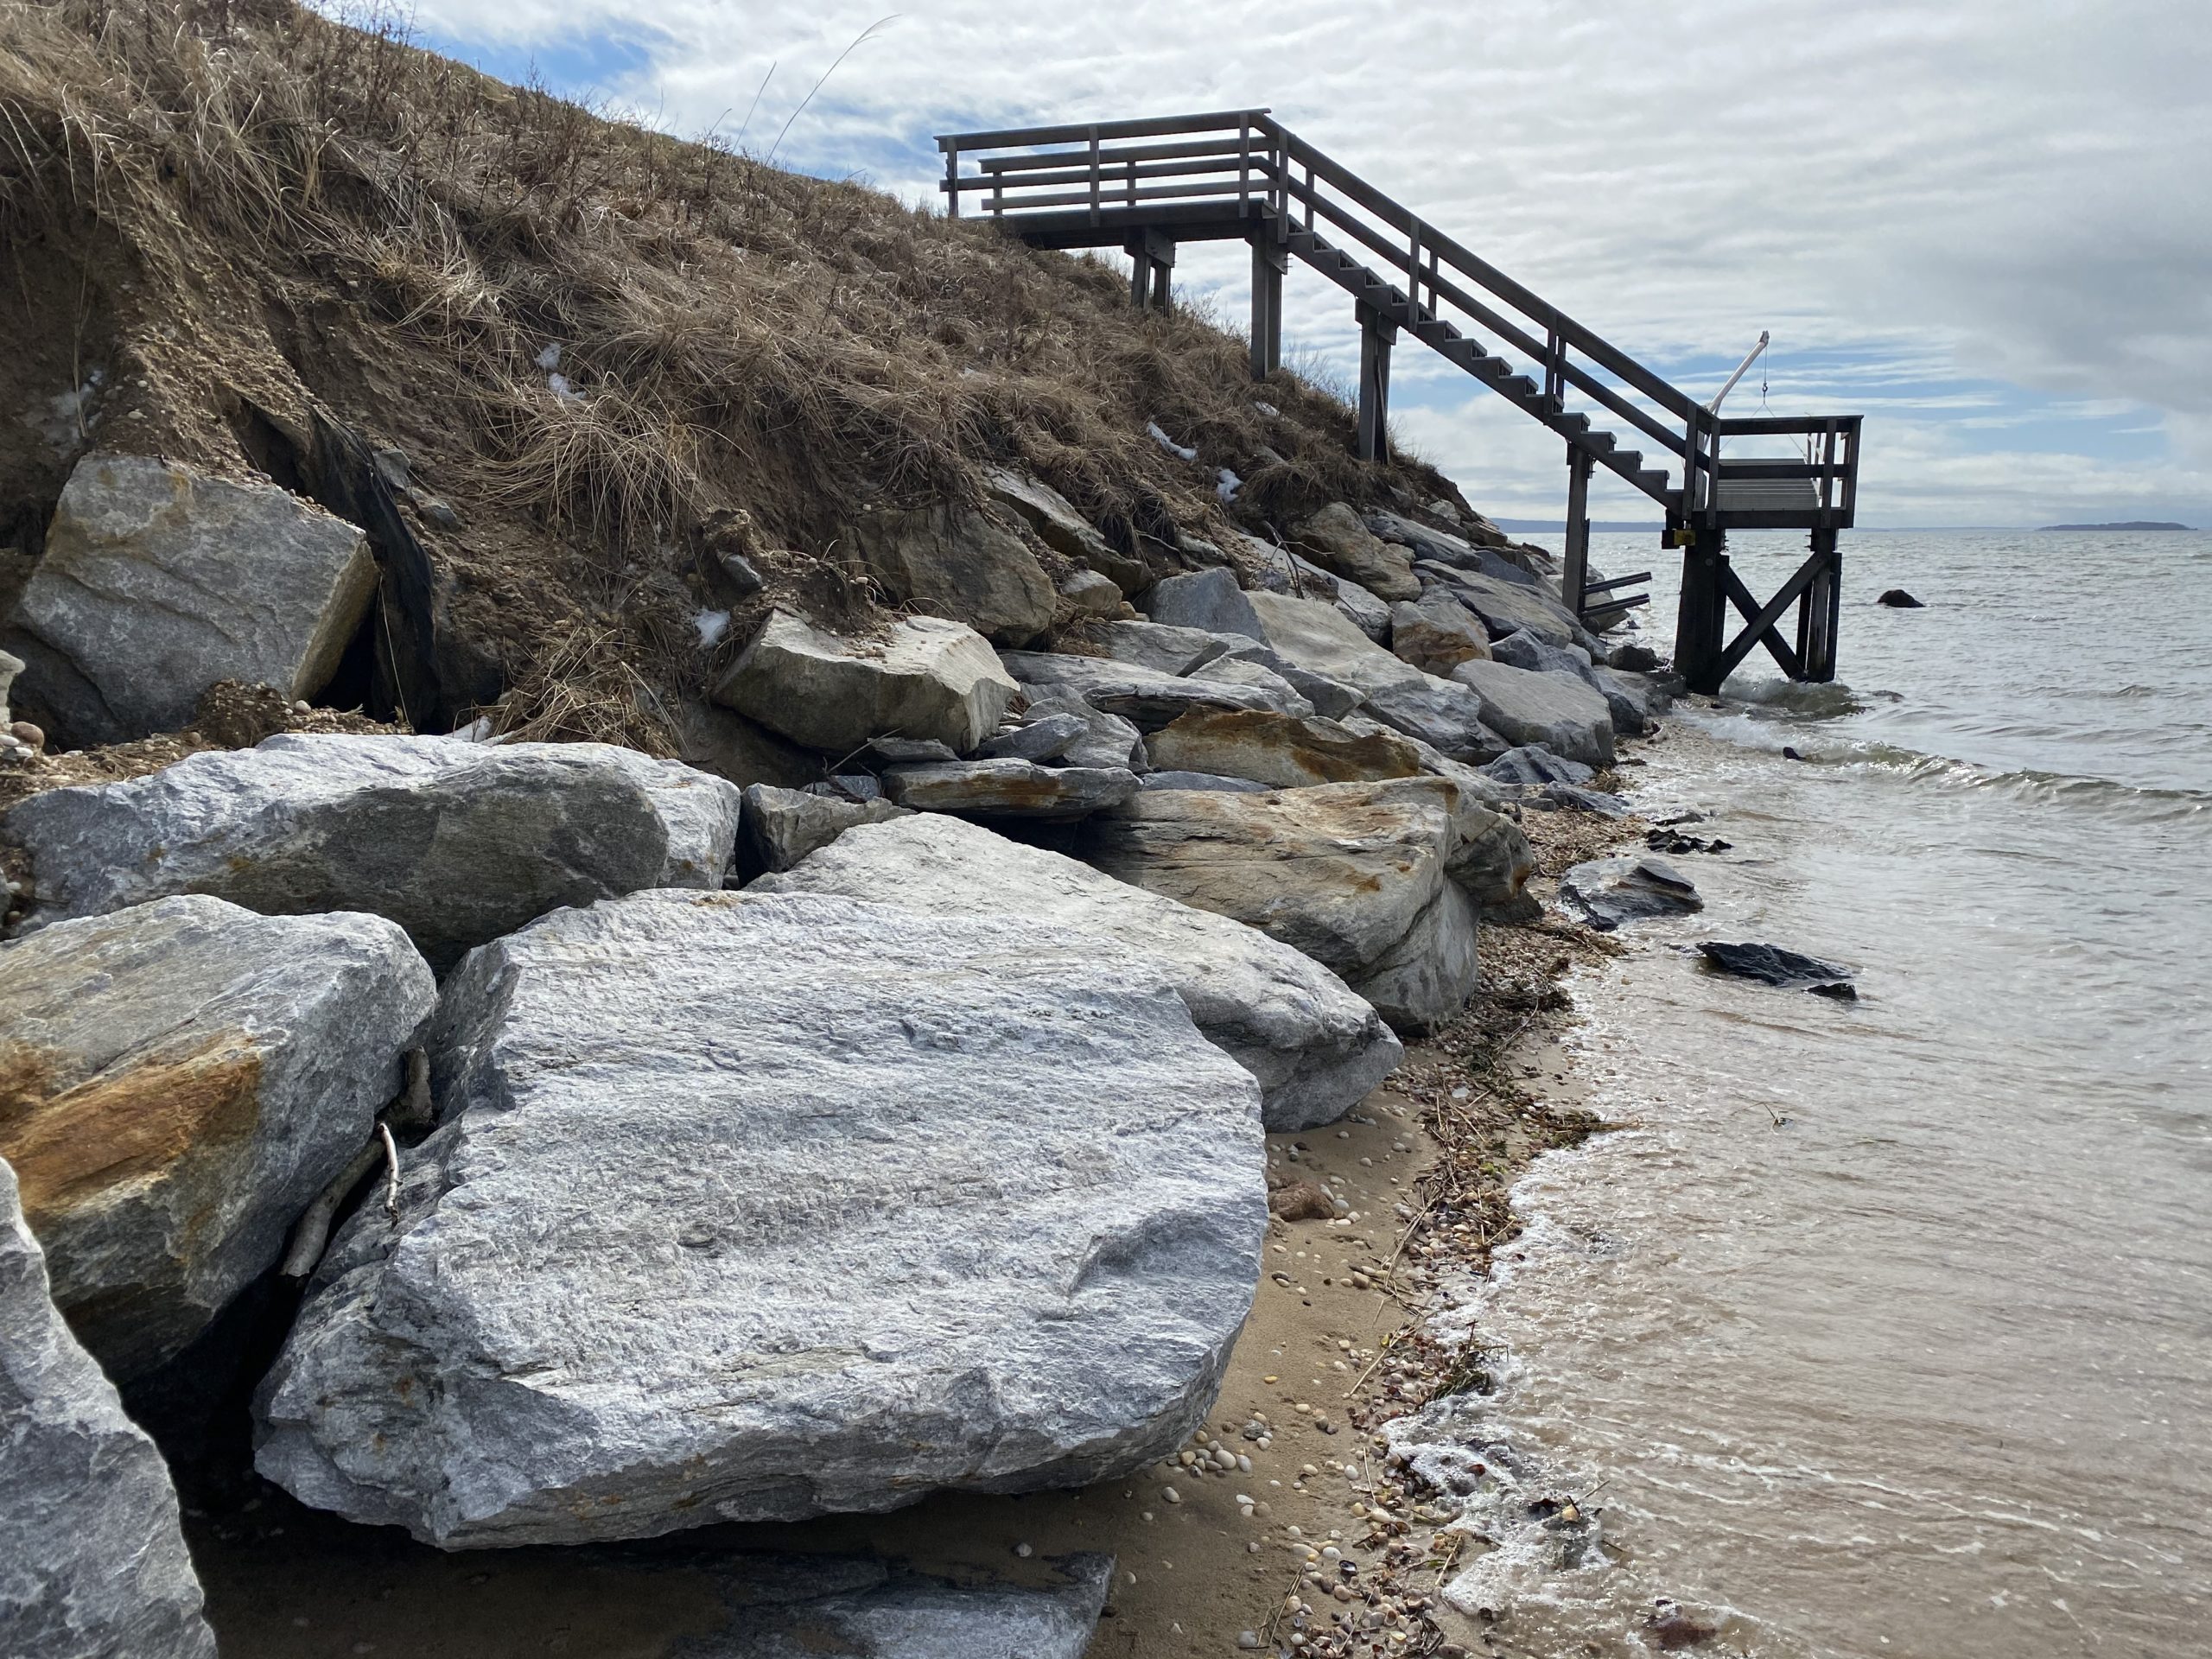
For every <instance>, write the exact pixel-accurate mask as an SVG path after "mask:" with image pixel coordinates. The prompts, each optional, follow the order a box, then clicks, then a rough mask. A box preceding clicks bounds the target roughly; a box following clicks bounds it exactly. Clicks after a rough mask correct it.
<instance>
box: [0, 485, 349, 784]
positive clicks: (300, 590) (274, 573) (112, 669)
mask: <svg viewBox="0 0 2212 1659" xmlns="http://www.w3.org/2000/svg"><path fill="white" fill-rule="evenodd" d="M376 586H377V567H376V559H375V556H373V555H372V554H371V552H370V551H369V546H368V539H367V537H365V536H364V535H363V534H362V532H361V531H360V530H359V527H358V526H356V525H353V524H347V523H346V521H345V520H344V519H342V518H334V517H333V516H332V515H330V514H329V513H327V512H323V511H322V509H321V508H320V507H317V506H315V505H312V504H310V503H308V502H306V501H302V499H300V498H299V497H297V496H296V495H294V494H292V493H290V492H289V491H288V490H283V489H279V488H278V487H277V486H275V485H273V484H240V483H234V482H232V480H228V479H220V478H211V477H208V476H207V475H206V474H200V473H195V472H193V471H191V470H189V469H188V468H187V467H181V466H180V465H178V464H177V463H176V462H175V461H162V460H158V459H156V458H154V457H151V456H141V455H88V456H86V458H85V459H84V460H83V461H79V463H78V464H77V468H76V470H75V471H74V472H73V473H72V474H70V475H69V482H68V483H67V485H66V486H64V487H63V489H62V492H61V499H60V503H59V505H57V506H56V507H55V508H54V519H53V523H52V524H51V526H50V527H49V529H48V531H47V537H46V550H45V551H44V553H43V554H41V556H40V558H39V562H38V563H37V565H36V566H35V567H34V569H32V572H31V576H30V580H29V582H28V583H26V584H25V586H24V588H23V593H22V600H21V601H20V602H19V604H18V606H17V607H16V625H17V626H16V631H15V632H12V633H11V634H10V638H9V639H8V641H7V643H8V644H10V645H12V646H13V647H14V648H15V649H16V650H17V651H19V652H21V653H22V656H23V657H24V658H25V659H26V660H27V662H28V663H29V668H28V669H27V671H25V673H24V676H23V681H22V686H21V687H20V688H19V697H20V700H21V701H22V702H25V703H26V704H27V705H28V704H32V703H35V705H36V707H37V710H38V712H39V714H40V715H42V716H43V717H44V718H45V719H46V720H48V721H51V722H52V723H53V724H54V727H55V728H56V729H55V733H54V734H55V736H56V737H57V738H58V739H59V740H60V741H66V742H68V743H73V744H89V743H114V742H120V741H124V740H126V739H129V738H137V737H144V736H146V735H147V734H149V733H152V732H165V731H175V730H178V729H180V728H182V727H184V726H185V725H186V724H188V722H189V721H190V720H191V718H192V714H193V710H194V709H195V708H196V707H197V706H198V704H199V702H200V694H201V693H202V692H204V691H206V690H207V688H208V687H209V686H211V685H213V684H214V683H216V682H217V681H218V680H237V681H238V682H239V683H242V684H246V685H273V686H275V687H277V690H280V691H282V692H283V694H284V695H285V696H288V697H310V696H314V695H315V693H316V692H318V691H320V690H322V688H323V687H324V685H325V684H327V683H328V681H329V679H330V677H331V676H332V674H334V672H336V671H337V668H338V659H339V658H340V656H342V655H343V654H344V652H345V650H346V645H347V644H348V643H349V642H350V641H351V640H352V639H353V633H354V632H355V630H356V629H357V628H358V627H359V625H360V621H361V619H362V617H363V616H364V615H365V613H366V612H367V609H368V605H369V601H370V599H371V598H372V596H373V595H374V594H375V592H376Z"/></svg>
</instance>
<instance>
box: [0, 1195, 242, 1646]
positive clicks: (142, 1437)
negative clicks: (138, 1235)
mask: <svg viewBox="0 0 2212 1659" xmlns="http://www.w3.org/2000/svg"><path fill="white" fill-rule="evenodd" d="M0 1650H4V1651H5V1652H6V1653H7V1654H8V1656H9V1659H215V1637H214V1634H213V1632H212V1631H211V1630H208V1628H207V1621H206V1620H205V1619H203V1618H201V1617H200V1580H199V1579H198V1578H197V1577H196V1576H194V1573H193V1570H192V1558H191V1556H190V1555H189V1554H187V1553H186V1551H185V1547H184V1535H183V1533H182V1532H181V1530H179V1528H178V1521H177V1503H176V1490H175V1488H174V1487H173V1486H171V1485H170V1484H169V1471H168V1468H167V1467H166V1466H165V1465H163V1464H162V1454H161V1453H160V1452H157V1451H156V1450H155V1449H154V1443H153V1441H152V1440H149V1439H147V1437H146V1434H145V1432H144V1431H143V1429H141V1428H139V1427H138V1426H137V1424H135V1423H133V1422H132V1421H130V1419H129V1418H128V1417H126V1416H124V1414H123V1402H121V1401H120V1400H118V1398H117V1397H116V1393H115V1385H114V1384H113V1383H111V1382H109V1381H108V1379H107V1378H106V1377H105V1376H103V1375H101V1372H100V1368H99V1365H98V1364H96V1363H94V1362H93V1359H92V1356H91V1355H90V1354H88V1353H86V1351H84V1350H83V1349H82V1348H80V1347H79V1346H78V1344H77V1339H76V1338H75V1337H74V1336H73V1335H72V1334H71V1333H70V1330H69V1327H68V1325H66V1324H65V1323H63V1321H62V1318H61V1315H60V1313H58V1312H57V1311H56V1310H55V1308H54V1303H53V1301H52V1300H51V1299H50V1298H49V1297H48V1290H47V1266H46V1262H45V1260H44V1256H43V1254H42V1252H41V1250H40V1249H39V1245H38V1241H37V1240H36V1239H35V1237H33V1236H32V1235H31V1230H30V1229H29V1227H27V1226H25V1225H24V1224H23V1215H22V1209H21V1208H20V1207H19V1206H18V1204H17V1201H16V1176H15V1173H14V1172H13V1171H11V1170H10V1168H9V1167H8V1165H7V1164H6V1163H5V1162H4V1161H0Z"/></svg>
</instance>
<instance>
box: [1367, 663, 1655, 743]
mask: <svg viewBox="0 0 2212 1659" xmlns="http://www.w3.org/2000/svg"><path fill="white" fill-rule="evenodd" d="M1452 678H1453V679H1455V680H1457V681H1459V683H1461V684H1462V685H1465V686H1467V687H1468V688H1470V689H1471V690H1473V691H1474V692H1475V693H1476V695H1477V696H1480V697H1481V698H1482V702H1483V721H1484V724H1485V725H1487V726H1489V727H1490V728H1491V729H1492V730H1493V731H1496V732H1497V733H1498V734H1500V735H1501V736H1503V738H1505V739H1506V741H1508V742H1510V743H1512V744H1515V745H1516V746H1518V745H1522V744H1529V743H1537V744H1541V745H1542V746H1543V747H1545V748H1548V749H1549V750H1550V751H1551V752H1552V753H1554V754H1556V755H1560V756H1562V757H1563V758H1565V759H1567V760H1580V761H1582V762H1584V763H1585V764H1586V765H1589V766H1610V765H1611V763H1612V759H1613V716H1612V711H1611V709H1608V708H1607V707H1606V706H1605V698H1604V697H1603V696H1601V695H1599V693H1598V692H1597V691H1594V690H1592V689H1591V688H1590V687H1589V686H1586V685H1585V684H1584V683H1582V682H1581V681H1580V680H1579V679H1577V678H1575V677H1573V676H1572V675H1568V674H1532V673H1530V672H1529V671H1528V670H1527V669H1525V668H1516V667H1514V666H1513V665H1512V664H1510V663H1497V662H1491V663H1462V664H1459V667H1457V668H1455V669H1453V670H1452ZM1377 712H1378V713H1380V712H1381V711H1380V710H1377ZM1439 747H1441V746H1439ZM1486 758H1491V759H1494V758H1495V757H1494V756H1492V757H1486Z"/></svg>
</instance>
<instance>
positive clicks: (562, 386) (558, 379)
mask: <svg viewBox="0 0 2212 1659" xmlns="http://www.w3.org/2000/svg"><path fill="white" fill-rule="evenodd" d="M545 384H546V385H547V386H548V387H550V389H551V390H552V393H553V395H554V396H555V397H558V398H559V399H560V400H561V401H562V402H563V403H564V404H581V403H582V402H583V397H582V394H581V393H579V392H578V391H576V389H575V387H574V386H572V385H569V377H568V376H567V375H565V374H549V375H547V376H546V377H545Z"/></svg>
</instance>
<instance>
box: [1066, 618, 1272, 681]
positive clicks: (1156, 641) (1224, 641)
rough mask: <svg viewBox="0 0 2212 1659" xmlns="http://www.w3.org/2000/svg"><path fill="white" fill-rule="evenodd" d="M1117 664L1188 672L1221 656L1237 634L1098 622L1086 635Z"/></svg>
mask: <svg viewBox="0 0 2212 1659" xmlns="http://www.w3.org/2000/svg"><path fill="white" fill-rule="evenodd" d="M1088 637H1089V638H1090V639H1091V640H1093V641H1094V642H1095V643H1096V645H1098V647H1099V649H1100V650H1102V651H1103V652H1105V653H1106V655H1107V656H1108V657H1109V658H1111V659H1112V660H1114V661H1115V662H1117V663H1135V664H1136V665H1137V666H1138V667H1140V668H1149V669H1152V670H1154V671H1156V672H1159V673H1161V674H1188V673H1190V672H1191V671H1192V670H1193V669H1196V668H1197V667H1198V665H1199V664H1203V663H1210V662H1211V661H1213V659H1214V658H1217V657H1219V656H1221V655H1223V654H1224V652H1226V651H1227V650H1228V648H1229V641H1230V639H1239V638H1242V636H1241V635H1224V634H1218V633H1208V632H1206V631H1205V629H1203V628H1179V627H1173V626H1170V625H1168V624H1167V623H1165V622H1102V623H1099V624H1097V625H1096V626H1093V627H1092V628H1091V629H1090V632H1089V636H1088Z"/></svg>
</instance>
